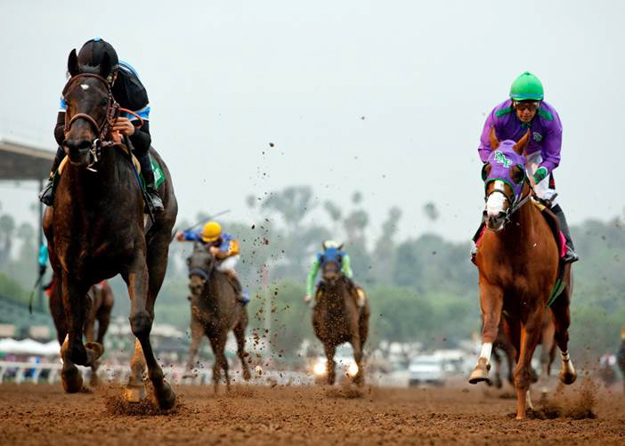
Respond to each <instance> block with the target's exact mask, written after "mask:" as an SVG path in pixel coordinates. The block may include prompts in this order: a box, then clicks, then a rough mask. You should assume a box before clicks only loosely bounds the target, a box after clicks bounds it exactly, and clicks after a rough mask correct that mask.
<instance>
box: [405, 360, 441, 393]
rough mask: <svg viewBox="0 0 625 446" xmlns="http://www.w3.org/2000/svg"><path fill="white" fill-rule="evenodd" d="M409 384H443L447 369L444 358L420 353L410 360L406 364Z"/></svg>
mask: <svg viewBox="0 0 625 446" xmlns="http://www.w3.org/2000/svg"><path fill="white" fill-rule="evenodd" d="M408 373H409V380H408V385H409V386H418V385H422V384H433V385H437V386H442V385H443V384H445V379H446V376H447V371H446V368H445V360H444V359H443V358H441V357H440V356H434V355H421V356H416V357H415V358H413V360H412V361H410V365H409V366H408Z"/></svg>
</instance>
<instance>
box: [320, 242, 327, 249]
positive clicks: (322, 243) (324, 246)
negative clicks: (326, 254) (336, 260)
mask: <svg viewBox="0 0 625 446" xmlns="http://www.w3.org/2000/svg"><path fill="white" fill-rule="evenodd" d="M321 249H322V250H324V251H325V250H326V242H321Z"/></svg>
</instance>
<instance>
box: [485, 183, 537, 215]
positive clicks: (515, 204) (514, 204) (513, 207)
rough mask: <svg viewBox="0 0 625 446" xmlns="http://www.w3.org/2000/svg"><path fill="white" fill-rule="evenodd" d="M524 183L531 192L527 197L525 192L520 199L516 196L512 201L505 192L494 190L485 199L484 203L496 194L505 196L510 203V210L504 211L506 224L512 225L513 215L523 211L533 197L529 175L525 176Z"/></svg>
mask: <svg viewBox="0 0 625 446" xmlns="http://www.w3.org/2000/svg"><path fill="white" fill-rule="evenodd" d="M523 182H524V183H525V184H527V185H528V186H529V192H528V193H527V194H526V195H523V192H521V194H520V195H519V196H518V197H517V196H515V197H514V199H511V198H510V197H509V196H508V195H507V194H506V193H505V192H504V191H503V190H500V189H493V190H492V191H490V192H489V193H488V194H486V196H485V197H484V202H487V201H488V199H489V198H490V196H491V195H492V194H494V193H496V192H498V193H500V194H502V195H503V196H504V198H505V199H506V201H507V202H508V208H507V209H506V210H505V211H504V216H503V218H504V222H505V223H510V221H511V219H512V215H513V214H514V213H515V212H516V211H518V210H519V209H521V208H522V207H523V205H524V204H525V203H527V202H528V201H529V200H530V198H531V197H532V195H533V188H532V185H531V184H530V182H529V180H528V178H527V175H526V176H525V179H524V180H523Z"/></svg>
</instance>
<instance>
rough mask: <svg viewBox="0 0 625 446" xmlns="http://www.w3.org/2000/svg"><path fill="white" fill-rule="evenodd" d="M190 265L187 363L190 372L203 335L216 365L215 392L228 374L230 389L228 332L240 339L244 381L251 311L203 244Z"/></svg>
mask: <svg viewBox="0 0 625 446" xmlns="http://www.w3.org/2000/svg"><path fill="white" fill-rule="evenodd" d="M187 264H188V266H189V279H190V281H189V289H190V290H191V336H192V338H191V348H190V351H189V359H188V360H187V373H188V372H189V371H190V370H191V369H192V368H193V361H194V358H195V355H196V354H197V348H198V346H199V344H200V340H201V338H202V336H204V335H206V337H208V340H209V341H210V344H211V348H212V349H213V354H214V355H215V364H214V365H213V384H214V387H215V392H217V387H218V385H219V380H220V378H221V370H223V371H224V375H225V378H226V386H227V388H228V390H230V375H229V374H228V360H227V359H226V355H225V348H226V340H227V338H228V332H230V330H232V331H233V332H234V336H235V338H236V340H237V355H238V356H239V359H241V366H242V368H243V379H245V380H246V381H247V380H248V379H250V370H249V366H248V361H247V359H248V354H247V353H245V330H246V328H247V323H248V316H247V309H246V308H245V307H244V306H243V305H242V304H241V302H239V297H238V294H239V293H238V292H237V291H236V290H235V288H234V286H233V284H232V283H231V281H230V279H229V278H228V275H227V274H226V273H224V272H221V271H218V270H217V268H216V267H217V261H216V260H215V258H214V257H213V256H212V255H211V254H210V253H209V252H208V250H207V249H206V248H205V247H204V246H202V245H201V244H200V243H196V244H195V245H194V247H193V253H192V254H191V256H190V257H189V258H188V259H187Z"/></svg>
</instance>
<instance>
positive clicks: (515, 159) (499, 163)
mask: <svg viewBox="0 0 625 446" xmlns="http://www.w3.org/2000/svg"><path fill="white" fill-rule="evenodd" d="M514 144H516V143H515V142H514V141H510V140H506V141H502V142H501V143H499V147H498V148H497V150H494V151H492V152H490V154H489V156H488V159H487V160H486V162H487V163H488V164H490V166H491V167H490V172H489V173H488V176H487V177H486V178H484V184H485V185H488V183H490V182H491V181H495V180H501V181H503V182H504V183H507V184H508V185H509V186H510V188H511V189H512V190H513V192H514V200H515V201H516V200H518V198H519V197H520V196H521V192H523V181H520V182H519V183H515V182H514V180H513V179H512V175H511V171H512V168H513V167H514V166H519V168H520V169H521V171H523V172H525V157H523V156H521V155H519V154H518V153H516V152H515V151H514ZM523 178H524V179H525V176H524V177H523Z"/></svg>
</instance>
